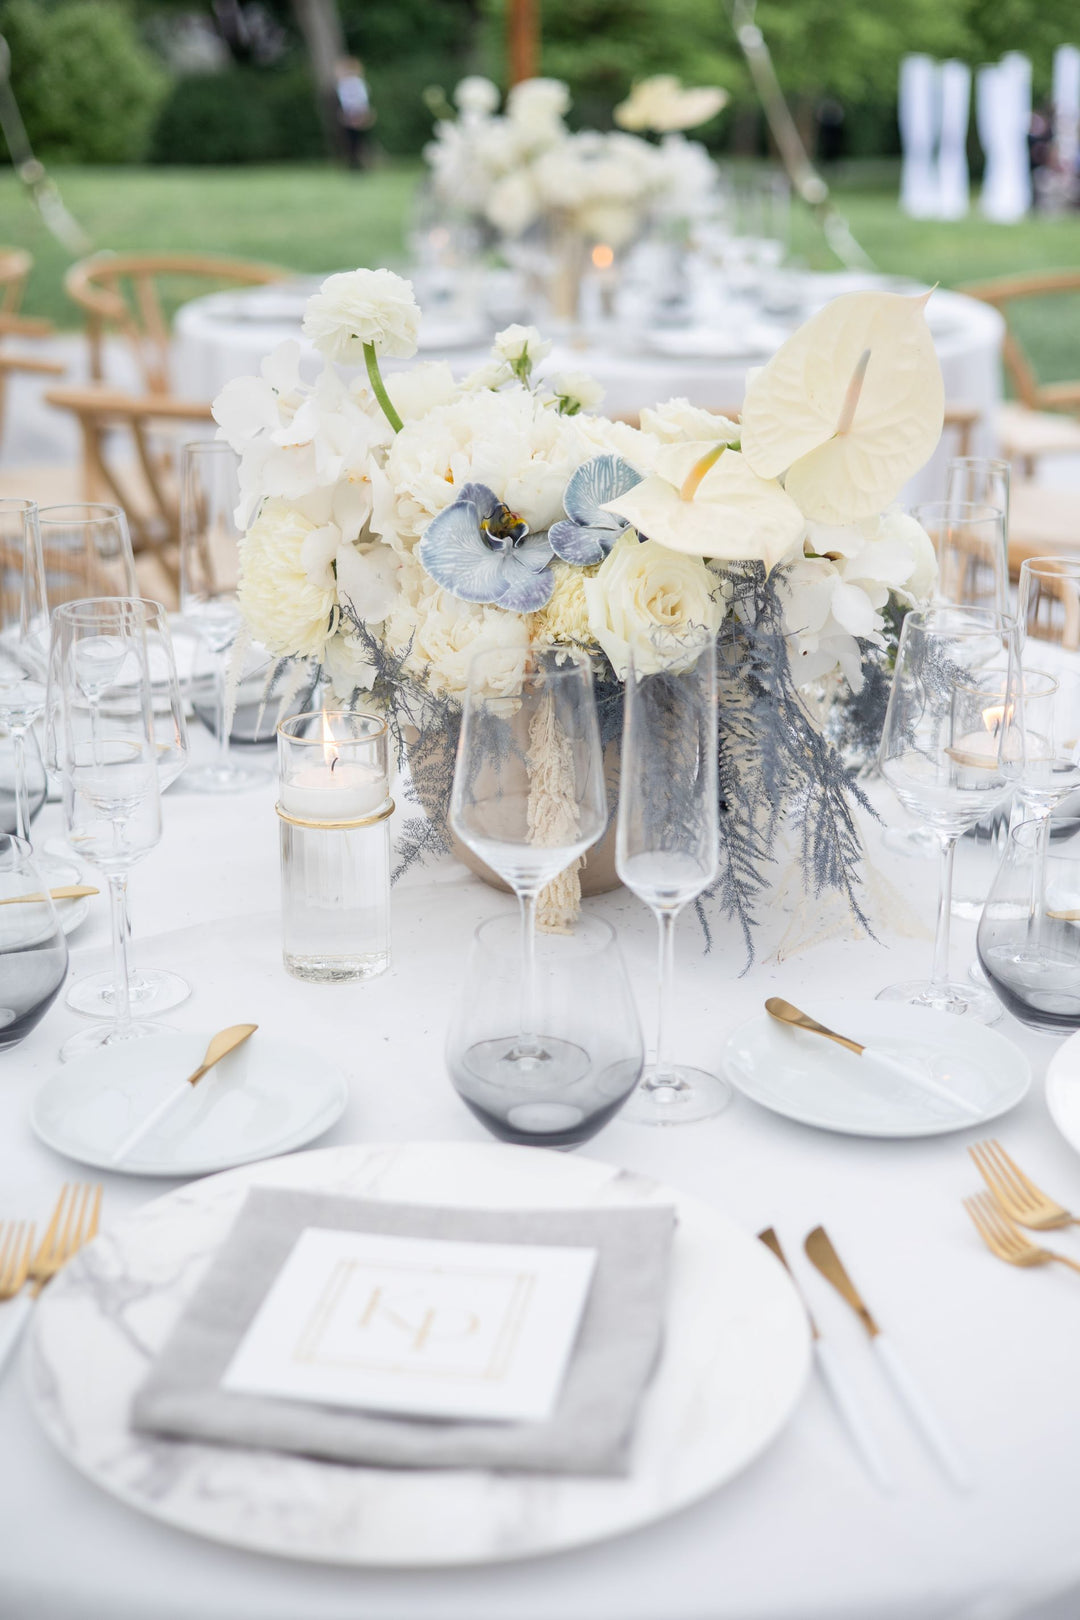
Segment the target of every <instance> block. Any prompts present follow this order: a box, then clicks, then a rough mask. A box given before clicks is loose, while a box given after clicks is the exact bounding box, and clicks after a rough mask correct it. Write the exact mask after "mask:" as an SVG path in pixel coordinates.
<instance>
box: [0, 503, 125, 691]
mask: <svg viewBox="0 0 1080 1620" xmlns="http://www.w3.org/2000/svg"><path fill="white" fill-rule="evenodd" d="M28 538H29V539H30V540H31V544H32V549H28V551H27V553H26V565H25V568H24V571H23V600H22V623H21V626H20V659H21V662H22V664H23V667H24V668H25V669H26V670H27V671H28V672H29V673H30V674H31V675H33V676H34V678H35V679H36V680H41V681H44V680H45V679H46V674H47V668H48V657H49V635H50V621H51V616H52V613H53V611H54V610H55V609H56V608H57V607H59V606H60V605H61V603H63V602H77V601H81V600H84V599H86V598H90V597H99V596H138V594H139V587H138V584H137V583H136V579H135V558H134V554H133V552H132V549H131V534H130V532H129V530H128V523H127V518H126V517H125V515H124V512H123V509H122V508H121V507H119V506H109V505H105V504H103V503H98V502H93V501H83V502H78V503H76V504H74V505H70V506H43V507H41V508H40V509H39V511H38V521H37V525H36V534H31V535H28Z"/></svg>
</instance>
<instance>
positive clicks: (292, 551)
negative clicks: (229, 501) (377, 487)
mask: <svg viewBox="0 0 1080 1620" xmlns="http://www.w3.org/2000/svg"><path fill="white" fill-rule="evenodd" d="M316 532H317V525H316V524H314V523H312V521H311V519H310V518H307V517H305V516H304V514H303V513H302V512H298V511H297V510H296V508H295V507H292V506H289V505H287V504H286V503H285V502H284V501H267V502H266V504H265V505H264V506H263V509H262V511H261V512H260V513H259V516H258V519H257V520H256V522H255V523H254V524H252V526H251V528H250V529H249V530H248V532H247V534H246V535H245V536H244V538H243V540H241V542H240V588H239V592H238V599H239V603H240V609H241V612H242V613H243V615H244V619H245V621H246V622H247V624H248V626H249V627H250V629H251V632H252V634H253V635H254V637H255V639H256V640H257V641H261V642H262V644H263V646H264V647H266V648H267V650H268V651H269V652H272V653H275V654H277V656H278V657H287V656H297V657H300V658H321V657H322V654H323V649H324V647H325V645H326V640H327V637H328V636H329V634H330V628H331V620H332V617H333V614H334V608H335V605H336V594H335V591H334V588H333V582H332V581H331V583H330V585H329V587H328V586H326V585H325V584H321V583H319V582H318V580H317V579H313V578H312V576H311V574H310V573H309V570H308V566H307V564H306V563H305V558H304V546H305V543H306V542H307V541H308V539H309V537H310V536H312V535H313V534H315V533H316ZM308 561H309V562H314V561H315V559H313V558H311V557H310V556H309V558H308Z"/></svg>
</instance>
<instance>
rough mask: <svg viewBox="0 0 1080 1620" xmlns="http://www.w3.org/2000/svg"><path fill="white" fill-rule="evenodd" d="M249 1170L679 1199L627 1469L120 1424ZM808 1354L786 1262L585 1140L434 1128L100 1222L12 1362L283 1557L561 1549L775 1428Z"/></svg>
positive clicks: (453, 1559) (110, 1455) (340, 1558)
mask: <svg viewBox="0 0 1080 1620" xmlns="http://www.w3.org/2000/svg"><path fill="white" fill-rule="evenodd" d="M255 1185H259V1186H289V1187H305V1188H316V1189H318V1190H319V1191H321V1192H334V1193H344V1194H350V1193H351V1194H354V1195H357V1196H364V1197H378V1198H387V1199H396V1200H407V1201H411V1202H421V1203H432V1204H457V1205H466V1206H469V1207H472V1208H477V1207H487V1208H493V1209H499V1208H503V1209H506V1208H534V1209H535V1208H558V1207H564V1208H582V1207H586V1206H594V1207H595V1206H603V1207H611V1206H612V1205H619V1204H630V1205H640V1204H641V1203H643V1202H646V1203H664V1204H674V1206H675V1207H676V1210H677V1213H678V1230H677V1233H676V1237H675V1245H674V1250H673V1260H672V1266H673V1270H672V1286H671V1297H670V1301H669V1306H668V1315H667V1321H666V1336H665V1343H664V1349H663V1352H662V1355H661V1360H660V1364H659V1366H658V1368H657V1372H656V1376H655V1378H654V1380H653V1382H652V1384H651V1386H650V1389H649V1392H648V1394H647V1396H646V1399H645V1403H644V1405H643V1408H642V1412H641V1415H640V1418H639V1423H638V1428H637V1432H636V1436H635V1443H634V1460H633V1466H632V1471H631V1474H630V1475H629V1476H628V1477H627V1478H625V1479H582V1478H565V1477H563V1478H560V1477H556V1476H551V1475H543V1476H541V1475H536V1474H531V1475H527V1474H526V1475H521V1474H519V1475H514V1474H495V1473H486V1472H482V1471H479V1470H469V1471H465V1470H442V1469H433V1470H415V1469H380V1468H362V1467H351V1466H350V1467H346V1466H342V1465H340V1464H334V1463H327V1462H319V1461H317V1460H314V1459H308V1458H303V1457H294V1456H285V1455H282V1454H279V1453H275V1452H269V1451H254V1450H243V1449H239V1448H231V1447H224V1446H209V1445H203V1444H195V1443H191V1442H186V1441H170V1440H163V1439H157V1438H151V1437H146V1436H140V1435H136V1434H134V1433H133V1432H131V1431H130V1430H129V1428H128V1411H129V1408H130V1405H131V1400H132V1397H133V1395H134V1393H135V1391H136V1390H137V1389H138V1387H139V1385H140V1384H141V1383H142V1381H143V1378H144V1377H145V1375H146V1371H147V1368H148V1366H149V1364H150V1362H151V1360H152V1359H153V1357H154V1355H155V1353H156V1352H157V1351H158V1349H159V1348H160V1347H161V1346H162V1345H163V1344H164V1342H165V1340H166V1338H167V1337H168V1335H169V1334H170V1332H171V1331H172V1327H173V1324H174V1322H175V1321H176V1319H177V1317H178V1316H179V1314H180V1311H181V1310H182V1309H183V1306H184V1304H185V1302H186V1301H187V1299H188V1297H189V1296H190V1294H191V1292H192V1290H193V1289H194V1288H195V1287H196V1285H197V1284H198V1282H199V1280H200V1278H201V1277H202V1274H203V1272H204V1270H205V1268H206V1266H207V1264H208V1262H209V1261H210V1259H211V1258H212V1256H213V1255H214V1253H215V1251H216V1249H217V1248H218V1245H219V1244H220V1243H221V1241H222V1239H223V1238H224V1237H225V1235H226V1233H227V1231H228V1229H229V1226H230V1224H231V1223H232V1221H233V1219H234V1217H235V1216H236V1213H237V1211H238V1209H239V1207H240V1204H241V1201H242V1199H243V1197H244V1193H245V1192H246V1190H247V1188H248V1187H251V1186H255ZM106 1214H107V1211H106ZM809 1360H810V1342H809V1330H808V1327H807V1320H806V1315H805V1312H804V1311H803V1308H802V1305H801V1304H800V1302H799V1299H798V1296H797V1295H796V1293H795V1290H794V1288H793V1286H792V1284H791V1282H790V1280H789V1279H788V1277H787V1274H786V1273H785V1271H784V1269H783V1267H782V1266H781V1265H780V1264H779V1262H778V1261H777V1260H775V1259H774V1258H773V1256H772V1255H771V1254H770V1253H769V1252H768V1251H767V1250H766V1249H765V1248H764V1247H763V1246H762V1245H761V1244H760V1243H758V1242H757V1241H756V1240H755V1239H753V1238H751V1237H749V1236H748V1235H747V1234H745V1233H744V1232H743V1231H741V1229H740V1228H739V1227H737V1226H736V1225H735V1224H734V1223H733V1222H732V1221H730V1220H729V1219H727V1218H726V1217H725V1216H723V1215H721V1214H719V1213H718V1212H717V1211H715V1210H714V1209H712V1208H710V1207H709V1206H707V1205H705V1204H703V1203H701V1202H700V1201H699V1200H697V1199H694V1198H688V1197H685V1196H684V1195H683V1194H681V1193H678V1192H676V1191H674V1190H673V1189H672V1188H669V1187H664V1186H662V1185H660V1184H659V1183H657V1182H654V1181H652V1180H650V1179H648V1178H646V1177H643V1176H639V1175H636V1174H632V1173H630V1172H628V1171H622V1170H619V1169H618V1168H616V1167H613V1166H611V1165H606V1164H600V1163H598V1162H596V1161H594V1160H590V1159H586V1158H564V1157H562V1156H561V1155H560V1154H557V1153H551V1152H548V1151H545V1150H543V1149H538V1148H517V1147H504V1146H501V1145H498V1144H495V1143H482V1144H473V1143H438V1142H436V1143H410V1144H407V1145H400V1144H399V1145H392V1144H388V1145H374V1146H353V1147H340V1148H327V1149H323V1150H322V1151H318V1152H309V1153H303V1154H295V1155H292V1156H290V1157H288V1158H282V1159H275V1160H270V1161H267V1162H265V1163H262V1164H259V1165H253V1166H248V1167H246V1168H244V1169H242V1170H232V1171H229V1172H227V1173H225V1174H223V1175H218V1176H214V1177H212V1178H210V1179H208V1180H205V1181H199V1182H196V1183H193V1184H192V1185H190V1186H187V1187H183V1188H181V1189H180V1190H179V1191H177V1192H173V1193H170V1194H168V1195H167V1196H166V1197H164V1198H159V1199H156V1200H155V1201H154V1202H152V1203H149V1204H146V1205H144V1206H143V1208H141V1209H140V1210H138V1211H137V1212H136V1213H135V1214H133V1215H128V1216H126V1217H124V1218H123V1219H121V1220H119V1221H117V1222H115V1223H114V1224H111V1225H110V1224H106V1228H105V1230H104V1231H103V1232H102V1234H101V1235H100V1236H99V1237H98V1238H97V1239H96V1240H95V1241H94V1242H93V1243H92V1244H90V1245H89V1247H88V1248H86V1249H84V1250H83V1251H82V1252H81V1253H80V1254H79V1255H78V1256H77V1257H76V1258H75V1259H74V1260H73V1261H72V1262H71V1263H70V1265H68V1266H67V1267H65V1269H64V1271H63V1272H62V1273H61V1274H60V1276H59V1277H57V1279H56V1281H55V1282H54V1283H53V1284H52V1285H51V1286H50V1288H49V1289H48V1291H47V1292H46V1293H45V1294H44V1295H43V1296H42V1299H41V1301H40V1303H39V1305H38V1308H37V1310H36V1312H35V1315H34V1321H33V1330H32V1333H31V1335H30V1336H29V1339H28V1342H27V1346H26V1355H25V1361H24V1368H25V1372H26V1376H27V1383H28V1387H29V1392H30V1398H31V1402H32V1405H33V1409H34V1411H35V1412H36V1414H37V1416H38V1419H39V1420H40V1422H41V1423H42V1425H43V1427H44V1429H45V1431H46V1433H47V1434H48V1435H49V1437H50V1439H51V1440H52V1441H53V1442H54V1444H55V1445H56V1446H57V1447H58V1448H59V1450H60V1451H61V1452H62V1453H63V1454H64V1456H65V1457H67V1458H68V1460H69V1461H70V1462H72V1463H73V1464H74V1465H75V1467H76V1468H78V1469H79V1470H80V1471H81V1472H82V1473H83V1474H85V1475H87V1476H88V1477H89V1478H90V1479H91V1480H93V1481H94V1482H95V1483H96V1484H98V1485H100V1486H101V1487H102V1488H103V1489H105V1490H106V1491H108V1492H110V1493H111V1494H112V1495H114V1496H116V1497H119V1498H120V1499H121V1500H122V1501H123V1502H126V1503H128V1504H129V1505H130V1506H131V1507H134V1508H137V1509H139V1510H140V1511H142V1512H144V1513H147V1514H149V1515H150V1516H151V1517H153V1518H155V1519H159V1520H162V1521H164V1522H165V1523H167V1524H170V1525H173V1526H175V1527H177V1528H179V1529H183V1530H187V1531H190V1532H192V1533H194V1534H196V1535H200V1536H205V1537H207V1538H209V1539H210V1540H213V1541H218V1542H224V1543H226V1544H228V1545H231V1546H236V1547H243V1548H247V1549H250V1550H254V1551H258V1552H264V1553H273V1554H277V1555H279V1556H283V1557H288V1558H299V1559H307V1560H312V1561H315V1562H319V1563H331V1564H353V1565H368V1566H373V1565H384V1566H397V1567H407V1566H411V1567H422V1566H433V1565H435V1566H437V1565H443V1566H446V1565H453V1564H476V1563H489V1562H498V1561H501V1560H505V1559H513V1558H524V1557H529V1556H532V1555H535V1554H539V1553H551V1552H556V1551H559V1550H561V1549H565V1548H569V1547H575V1546H580V1545H582V1544H584V1543H588V1542H593V1541H598V1540H602V1539H604V1538H606V1537H609V1536H615V1535H619V1534H624V1533H625V1532H627V1531H630V1530H633V1529H635V1528H636V1527H638V1526H640V1525H644V1524H647V1523H649V1522H650V1521H652V1520H655V1519H659V1518H662V1517H664V1516H665V1515H667V1514H670V1513H673V1512H675V1511H676V1510H677V1509H679V1508H682V1507H684V1506H686V1505H687V1504H689V1503H691V1502H693V1501H695V1500H697V1499H698V1498H700V1497H702V1496H704V1495H706V1494H707V1493H708V1492H710V1491H712V1490H715V1489H716V1488H717V1487H718V1486H720V1485H723V1484H724V1483H725V1482H726V1481H727V1480H730V1479H731V1478H732V1477H733V1476H734V1475H736V1474H738V1473H739V1472H740V1471H741V1470H742V1469H744V1468H746V1467H747V1465H748V1464H749V1463H751V1462H752V1461H753V1459H754V1458H755V1457H757V1456H758V1454H759V1453H760V1452H761V1451H763V1450H764V1448H765V1447H766V1446H767V1445H768V1444H769V1442H770V1441H771V1440H773V1439H774V1438H775V1436H776V1435H777V1434H778V1433H779V1432H780V1430H781V1429H782V1428H783V1426H784V1425H785V1423H786V1422H787V1420H788V1419H789V1417H790V1416H791V1415H792V1412H793V1411H794V1409H795V1407H796V1405H797V1403H798V1400H799V1397H800V1395H801V1393H802V1390H803V1386H804V1383H805V1380H806V1376H807V1371H808V1367H809Z"/></svg>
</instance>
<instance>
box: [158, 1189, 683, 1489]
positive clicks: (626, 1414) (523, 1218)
mask: <svg viewBox="0 0 1080 1620" xmlns="http://www.w3.org/2000/svg"><path fill="white" fill-rule="evenodd" d="M309 1226H318V1227H327V1228H330V1229H332V1230H345V1231H355V1232H378V1233H387V1234H392V1235H394V1236H400V1237H415V1238H445V1239H449V1240H453V1241H457V1242H470V1243H485V1242H487V1243H524V1244H530V1243H532V1244H549V1245H552V1246H560V1247H563V1246H565V1247H578V1248H590V1249H596V1250H597V1251H598V1252H597V1264H596V1270H595V1272H594V1274H593V1281H592V1287H591V1289H590V1292H589V1298H588V1301H587V1303H586V1306H585V1311H584V1314H583V1317H582V1322H581V1327H580V1330H579V1333H578V1338H577V1342H576V1344H575V1347H574V1351H573V1354H572V1356H571V1360H570V1365H569V1367H568V1369H567V1373H566V1377H565V1379H564V1382H563V1386H562V1390H561V1392H560V1395H559V1397H558V1401H557V1404H556V1408H555V1411H554V1412H553V1414H552V1416H551V1417H550V1419H548V1420H547V1421H546V1422H544V1423H517V1422H514V1423H482V1422H476V1421H473V1420H467V1421H448V1420H445V1419H432V1418H405V1417H398V1416H390V1417H388V1416H385V1415H383V1414H381V1413H368V1412H359V1411H354V1410H348V1409H346V1408H343V1407H331V1406H322V1405H316V1404H314V1403H311V1402H307V1401H295V1400H285V1399H278V1398H276V1397H269V1396H264V1395H247V1394H240V1393H238V1392H237V1391H234V1390H226V1389H222V1388H221V1379H222V1377H223V1375H224V1373H225V1370H226V1368H227V1367H228V1365H229V1362H230V1361H231V1360H232V1356H233V1353H234V1352H235V1350H236V1347H237V1345H238V1344H239V1342H240V1340H241V1338H242V1337H243V1335H244V1334H245V1333H246V1332H247V1329H248V1327H249V1326H250V1324H251V1322H252V1319H253V1318H254V1316H255V1313H256V1311H257V1310H258V1308H259V1306H260V1305H261V1304H262V1301H263V1299H264V1297H265V1295H266V1293H267V1291H268V1290H269V1288H270V1286H271V1284H272V1283H273V1281H274V1279H275V1277H276V1276H277V1274H278V1272H279V1271H280V1269H281V1267H282V1265H283V1264H284V1262H285V1260H286V1258H287V1256H288V1254H289V1252H290V1250H291V1249H292V1247H293V1245H294V1243H295V1242H296V1240H297V1238H298V1237H299V1236H300V1233H301V1232H302V1231H303V1230H304V1228H305V1227H309ZM674 1229H675V1213H674V1210H672V1209H670V1208H667V1207H663V1206H656V1207H650V1206H644V1207H635V1208H612V1209H536V1210H484V1209H446V1208H441V1209H436V1208H429V1207H424V1206H422V1205H416V1204H395V1203H390V1202H379V1201H376V1200H374V1199H360V1198H342V1197H336V1196H328V1195H326V1194H321V1193H310V1192H294V1191H290V1190H286V1189H277V1188H268V1187H259V1188H253V1189H252V1191H251V1192H249V1193H248V1195H247V1198H246V1199H245V1201H244V1204H243V1206H242V1208H241V1210H240V1213H239V1215H238V1216H237V1219H236V1222H235V1224H234V1225H233V1227H232V1229H231V1231H230V1233H229V1235H228V1237H227V1238H226V1239H225V1242H224V1243H223V1245H222V1247H221V1250H220V1251H219V1253H218V1255H217V1258H216V1259H215V1260H214V1261H213V1262H212V1264H211V1266H210V1269H209V1271H208V1272H207V1273H206V1275H205V1277H204V1278H203V1280H202V1282H201V1283H200V1285H199V1287H198V1288H197V1289H196V1291H195V1294H194V1295H193V1297H192V1298H191V1300H190V1301H189V1302H188V1305H187V1307H186V1309H185V1310H184V1312H183V1314H182V1316H181V1317H180V1320H179V1322H178V1323H177V1325H176V1327H175V1328H174V1330H173V1332H172V1335H171V1337H170V1338H169V1340H168V1342H167V1343H166V1345H165V1347H164V1349H163V1350H162V1352H161V1354H160V1355H159V1357H158V1358H157V1360H156V1361H155V1363H154V1365H153V1367H152V1369H151V1371H150V1374H149V1376H148V1378H147V1379H146V1382H145V1383H144V1384H143V1385H142V1387H141V1389H140V1390H139V1392H138V1394H137V1395H136V1397H135V1400H134V1403H133V1406H132V1427H133V1428H135V1429H136V1430H138V1431H140V1432H142V1433H150V1434H162V1435H169V1436H172V1437H176V1438H181V1439H189V1440H209V1441H217V1442H221V1443H224V1444H225V1445H236V1446H254V1447H261V1448H265V1449H267V1450H272V1451H289V1452H299V1453H300V1454H302V1455H304V1456H310V1457H325V1458H329V1459H331V1460H332V1461H335V1462H352V1463H369V1464H376V1465H381V1466H388V1467H396V1468H494V1469H508V1470H521V1471H530V1472H538V1473H560V1474H561V1473H565V1474H616V1475H617V1474H625V1473H627V1472H628V1469H629V1452H630V1441H631V1437H632V1433H633V1426H634V1420H635V1417H636V1415H637V1410H638V1406H639V1404H640V1401H641V1397H642V1394H643V1392H644V1390H645V1386H646V1385H647V1383H648V1381H649V1378H650V1376H651V1374H652V1371H653V1368H654V1366H655V1363H656V1360H657V1357H658V1354H659V1349H660V1341H661V1336H662V1330H663V1308H664V1300H665V1295H666V1291H667V1279H668V1263H669V1258H670V1253H671V1242H672V1237H673V1235H674Z"/></svg>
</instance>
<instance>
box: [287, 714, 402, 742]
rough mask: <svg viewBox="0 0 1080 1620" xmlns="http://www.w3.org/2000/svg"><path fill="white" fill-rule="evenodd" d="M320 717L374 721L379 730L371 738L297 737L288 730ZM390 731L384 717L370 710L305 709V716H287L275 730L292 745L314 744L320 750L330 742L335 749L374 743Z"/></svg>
mask: <svg viewBox="0 0 1080 1620" xmlns="http://www.w3.org/2000/svg"><path fill="white" fill-rule="evenodd" d="M320 715H324V716H326V717H328V718H329V717H332V716H336V715H341V716H342V717H343V718H345V717H349V718H353V719H356V720H374V722H375V724H376V725H377V726H378V728H379V729H378V731H373V732H372V733H371V735H370V736H369V737H333V738H326V737H318V736H311V737H297V736H295V735H294V734H293V732H291V731H288V730H287V729H286V727H288V726H293V725H296V724H297V723H298V722H299V721H301V720H317V719H318V718H319V716H320ZM388 729H389V727H388V725H387V723H386V721H385V720H384V719H383V717H382V715H381V714H372V713H371V711H370V710H369V709H305V710H304V712H303V714H290V715H287V716H286V717H285V719H284V720H279V721H278V723H277V726H276V727H275V730H277V731H278V732H280V733H281V735H282V736H283V737H285V738H286V739H287V740H288V741H289V742H290V743H295V744H298V745H299V746H300V747H306V746H307V745H309V744H311V743H314V744H315V745H316V746H318V747H319V748H325V747H326V745H327V742H328V741H329V742H332V743H333V745H334V747H335V748H336V747H344V748H349V747H352V746H354V745H355V744H357V743H372V742H375V741H376V739H377V738H379V737H385V736H386V733H387V731H388Z"/></svg>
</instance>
